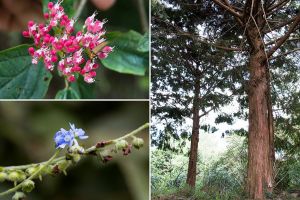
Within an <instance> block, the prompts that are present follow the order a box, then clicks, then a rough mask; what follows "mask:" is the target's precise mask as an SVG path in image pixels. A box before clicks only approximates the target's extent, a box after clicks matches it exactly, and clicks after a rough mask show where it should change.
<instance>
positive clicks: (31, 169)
mask: <svg viewBox="0 0 300 200" xmlns="http://www.w3.org/2000/svg"><path fill="white" fill-rule="evenodd" d="M38 169H39V168H38V167H29V168H27V169H26V174H27V175H28V176H31V175H32V174H33V173H35V172H36V171H37V170H38Z"/></svg>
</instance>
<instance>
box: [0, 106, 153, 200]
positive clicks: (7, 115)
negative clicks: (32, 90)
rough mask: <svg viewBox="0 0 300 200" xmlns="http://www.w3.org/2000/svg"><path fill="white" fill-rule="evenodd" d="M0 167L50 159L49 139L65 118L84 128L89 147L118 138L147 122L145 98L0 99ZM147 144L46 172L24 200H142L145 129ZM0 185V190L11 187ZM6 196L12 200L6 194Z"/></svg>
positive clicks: (145, 192)
mask: <svg viewBox="0 0 300 200" xmlns="http://www.w3.org/2000/svg"><path fill="white" fill-rule="evenodd" d="M0 119H1V120H0V166H11V165H22V164H28V163H33V162H41V161H45V160H47V159H49V157H51V156H52V154H53V153H54V151H55V147H54V141H53V137H54V134H55V133H56V132H57V131H58V130H59V129H60V128H65V129H68V128H69V124H68V123H69V122H73V123H75V124H76V126H77V127H79V128H83V129H84V130H85V131H86V133H87V135H89V138H88V139H87V140H84V141H83V140H82V141H80V143H81V144H82V145H83V146H84V147H90V146H92V145H93V144H95V143H96V142H97V141H102V140H107V139H115V138H117V137H120V136H122V135H124V134H126V133H128V132H130V131H132V130H134V129H136V128H137V127H139V126H140V125H142V124H144V123H146V122H148V120H149V103H148V102H141V101H140V102H118V101H115V102H96V101H90V102H54V101H52V102H38V101H36V102H1V103H0ZM139 136H140V137H142V138H143V139H144V140H145V146H144V147H143V148H142V149H140V150H136V149H133V152H132V154H130V155H129V156H126V157H124V156H123V155H121V154H118V156H114V158H113V160H112V161H110V162H108V163H107V164H103V163H102V162H100V161H99V160H97V158H96V157H87V158H84V159H83V160H81V161H80V162H79V163H78V164H77V165H76V166H73V167H71V168H70V169H69V170H68V175H67V176H64V175H63V174H60V175H58V176H56V177H51V176H46V177H44V178H43V181H42V182H41V181H39V180H37V181H36V188H35V189H34V191H33V192H32V193H30V194H29V196H28V200H40V199H43V200H64V199H66V200H101V199H103V200H145V199H148V193H149V140H148V138H149V137H148V136H149V134H148V130H146V131H143V132H141V134H139ZM12 185H13V184H12V183H11V182H5V183H0V191H4V190H6V189H8V188H11V187H12ZM4 199H11V197H10V196H8V197H7V198H4Z"/></svg>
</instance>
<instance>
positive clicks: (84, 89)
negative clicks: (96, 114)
mask: <svg viewBox="0 0 300 200" xmlns="http://www.w3.org/2000/svg"><path fill="white" fill-rule="evenodd" d="M95 87H96V85H95V84H94V83H92V84H88V83H86V82H84V80H83V78H82V77H81V76H80V77H79V78H78V80H77V81H76V82H74V83H71V88H72V89H73V90H74V91H76V92H77V94H78V95H79V97H80V98H81V99H94V98H95Z"/></svg>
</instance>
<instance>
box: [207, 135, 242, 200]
mask: <svg viewBox="0 0 300 200" xmlns="http://www.w3.org/2000/svg"><path fill="white" fill-rule="evenodd" d="M246 149H247V147H246V143H244V142H243V140H241V138H240V137H237V136H235V137H233V139H231V142H230V145H229V146H228V150H227V151H226V152H225V153H224V154H222V155H221V156H220V157H219V158H218V159H217V160H216V161H214V162H212V163H211V164H210V166H209V167H208V168H207V170H206V171H205V172H204V175H203V187H202V189H201V190H202V192H203V196H208V197H210V199H218V198H220V197H222V198H220V199H228V200H229V199H238V197H240V196H241V194H242V192H243V187H244V183H245V177H246V165H247V151H246Z"/></svg>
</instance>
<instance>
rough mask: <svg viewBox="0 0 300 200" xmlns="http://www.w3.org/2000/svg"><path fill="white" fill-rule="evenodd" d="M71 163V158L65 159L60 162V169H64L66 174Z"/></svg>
mask: <svg viewBox="0 0 300 200" xmlns="http://www.w3.org/2000/svg"><path fill="white" fill-rule="evenodd" d="M70 165H71V161H69V160H64V161H62V162H60V163H58V169H59V170H60V171H62V172H63V173H64V174H66V170H67V169H68V167H69V166H70Z"/></svg>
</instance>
